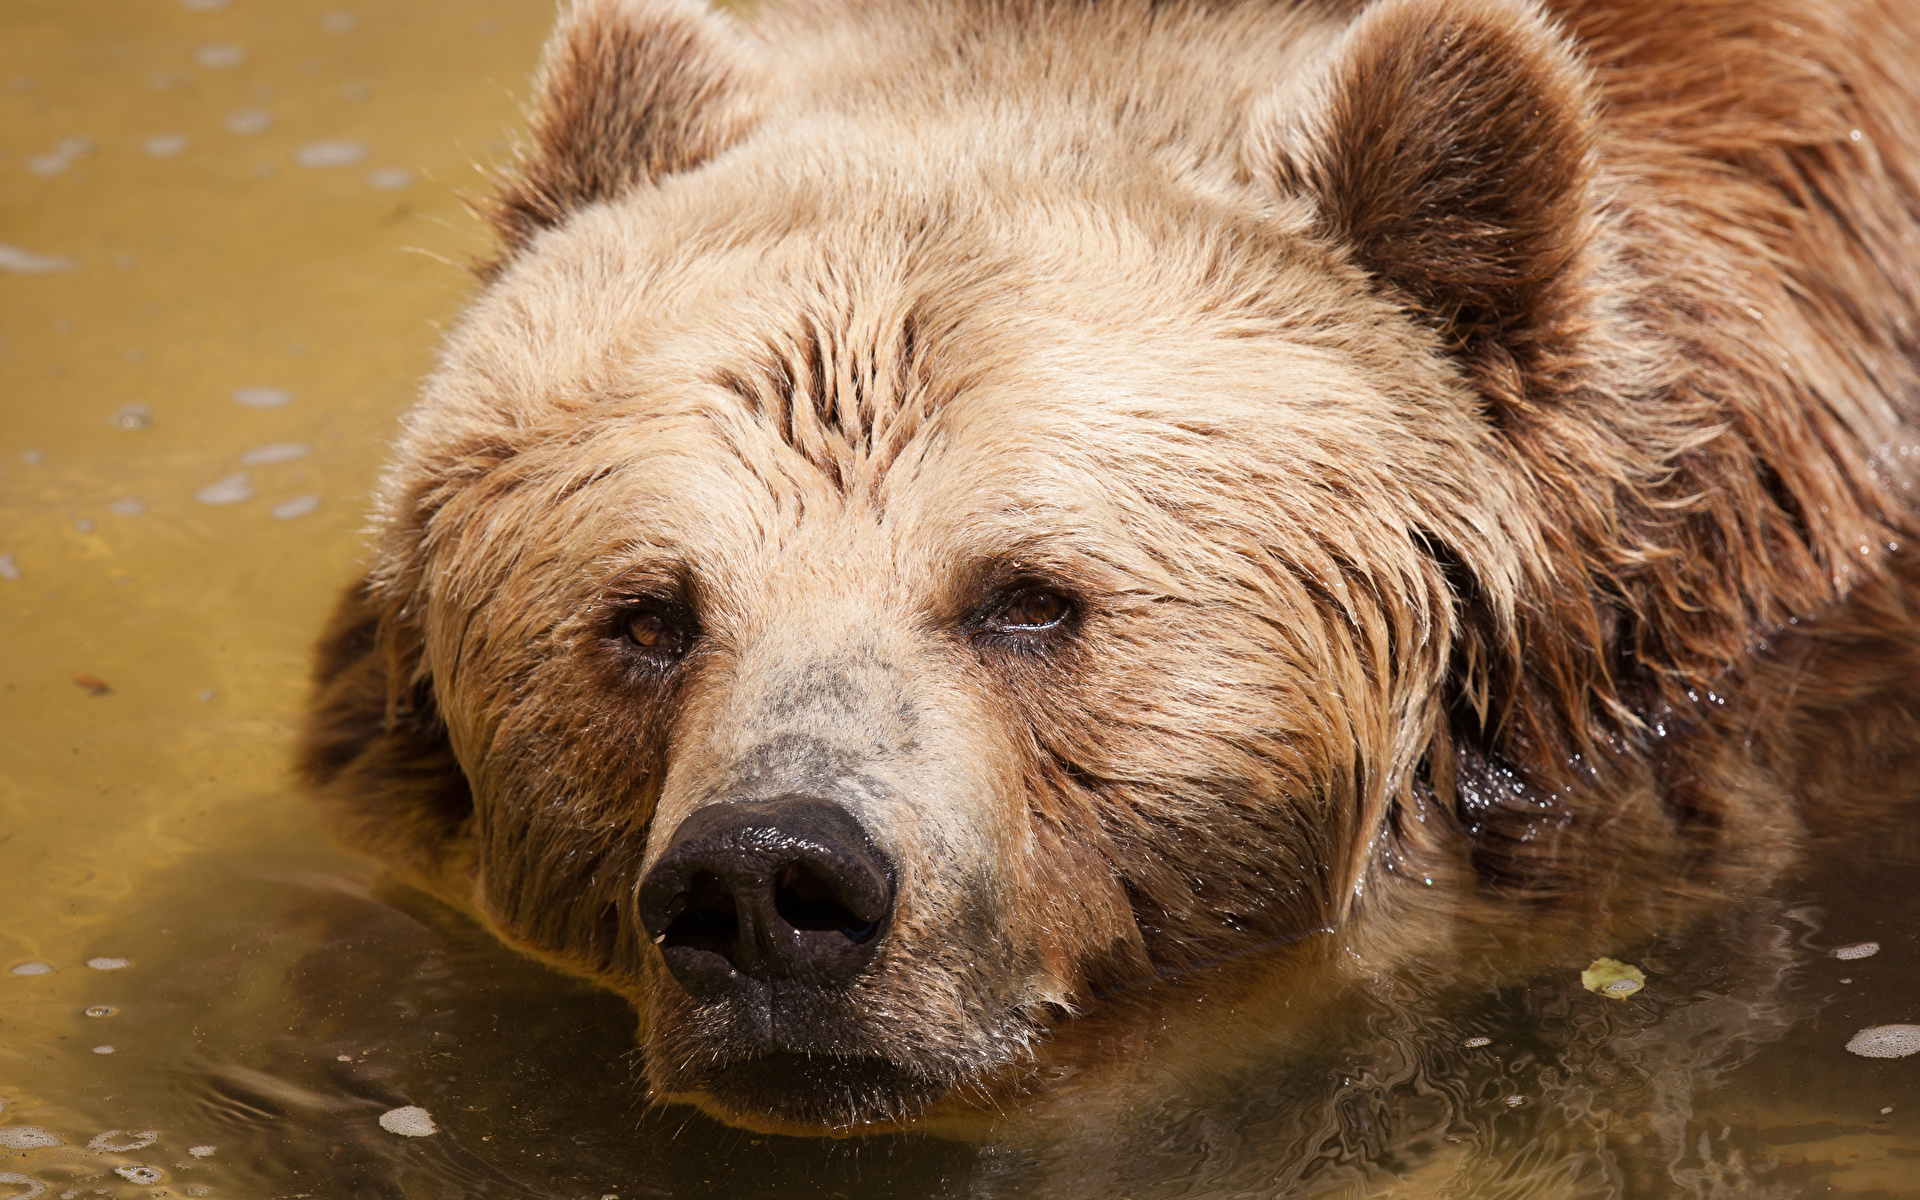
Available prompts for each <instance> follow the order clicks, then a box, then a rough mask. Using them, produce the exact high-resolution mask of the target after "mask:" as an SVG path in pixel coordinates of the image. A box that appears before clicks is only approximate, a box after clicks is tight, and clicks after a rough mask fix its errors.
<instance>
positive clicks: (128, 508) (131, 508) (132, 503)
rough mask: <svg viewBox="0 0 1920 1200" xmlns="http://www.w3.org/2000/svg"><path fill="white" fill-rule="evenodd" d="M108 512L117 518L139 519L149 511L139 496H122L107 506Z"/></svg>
mask: <svg viewBox="0 0 1920 1200" xmlns="http://www.w3.org/2000/svg"><path fill="white" fill-rule="evenodd" d="M107 511H108V512H110V513H112V514H113V515H114V516H116V517H137V516H139V515H140V514H141V513H144V512H146V511H147V506H146V505H145V504H143V503H141V500H140V497H138V496H122V497H120V498H119V499H118V500H115V501H114V502H113V503H112V504H109V505H107Z"/></svg>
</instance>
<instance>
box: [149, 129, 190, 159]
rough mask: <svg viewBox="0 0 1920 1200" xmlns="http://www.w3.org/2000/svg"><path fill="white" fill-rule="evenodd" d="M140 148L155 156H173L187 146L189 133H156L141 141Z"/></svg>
mask: <svg viewBox="0 0 1920 1200" xmlns="http://www.w3.org/2000/svg"><path fill="white" fill-rule="evenodd" d="M140 148H141V149H142V150H145V151H146V152H147V154H148V155H149V156H150V157H153V158H172V157H174V156H175V155H177V154H179V153H181V152H182V151H184V150H186V148H187V135H186V134H184V133H156V134H154V135H152V136H151V137H149V138H147V139H146V140H145V141H143V142H141V143H140Z"/></svg>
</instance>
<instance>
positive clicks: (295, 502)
mask: <svg viewBox="0 0 1920 1200" xmlns="http://www.w3.org/2000/svg"><path fill="white" fill-rule="evenodd" d="M319 507H320V497H319V496H316V495H315V494H313V493H312V492H308V493H306V494H305V495H302V496H295V497H293V498H292V499H291V500H283V501H281V502H280V503H278V504H276V505H274V506H273V507H272V508H271V509H269V510H268V511H269V512H271V513H273V519H274V520H276V521H297V520H299V519H300V518H301V517H304V516H306V515H307V514H308V513H310V512H312V511H313V510H314V509H316V508H319Z"/></svg>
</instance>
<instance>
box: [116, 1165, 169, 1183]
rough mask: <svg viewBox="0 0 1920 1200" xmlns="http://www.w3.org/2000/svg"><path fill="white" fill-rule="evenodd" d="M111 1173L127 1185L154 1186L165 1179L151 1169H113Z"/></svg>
mask: <svg viewBox="0 0 1920 1200" xmlns="http://www.w3.org/2000/svg"><path fill="white" fill-rule="evenodd" d="M113 1173H114V1174H115V1175H118V1176H119V1177H120V1178H122V1179H124V1180H126V1181H127V1182H128V1183H144V1184H154V1183H159V1182H160V1181H161V1180H162V1179H165V1178H166V1176H165V1175H162V1174H161V1173H160V1172H158V1171H156V1170H154V1169H153V1168H152V1167H115V1168H114V1169H113Z"/></svg>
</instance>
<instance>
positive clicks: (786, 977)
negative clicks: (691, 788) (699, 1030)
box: [637, 795, 895, 1001]
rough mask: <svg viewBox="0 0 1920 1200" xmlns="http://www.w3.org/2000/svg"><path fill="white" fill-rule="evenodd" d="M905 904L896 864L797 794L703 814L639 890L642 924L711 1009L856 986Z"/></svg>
mask: <svg viewBox="0 0 1920 1200" xmlns="http://www.w3.org/2000/svg"><path fill="white" fill-rule="evenodd" d="M894 899H895V887H894V870H893V864H892V863H891V861H889V860H888V858H887V856H886V855H885V854H884V853H882V852H881V851H880V849H879V848H878V847H876V846H875V845H874V844H873V842H872V840H871V839H870V838H868V837H867V834H866V831H865V830H864V829H862V828H861V826H860V823H859V821H858V820H856V819H855V818H854V816H853V815H852V814H851V813H849V812H848V811H847V810H846V809H844V808H842V807H841V806H840V805H838V804H834V803H831V802H829V801H826V800H820V799H816V798H813V797H809V796H793V795H789V796H783V797H779V798H776V799H772V800H763V801H733V802H722V803H718V804H712V805H709V806H707V807H705V808H702V809H700V810H698V811H696V812H695V813H693V814H692V815H691V816H689V817H688V818H687V819H686V820H684V821H682V822H681V823H680V826H679V828H678V829H676V830H674V833H673V837H672V840H671V841H670V842H669V843H668V845H667V849H666V851H665V852H664V853H663V854H662V855H661V856H660V859H659V860H658V861H657V862H656V863H655V864H654V865H653V867H652V869H650V870H649V871H648V872H647V873H646V875H645V876H643V877H642V879H641V881H640V885H639V888H638V891H637V902H638V908H639V917H640V922H641V924H642V925H643V926H644V927H645V929H646V931H647V933H648V935H649V936H650V937H651V938H652V939H653V942H654V944H655V945H656V946H658V947H659V948H660V955H661V958H662V959H663V960H664V961H665V963H666V966H667V969H668V970H669V971H670V972H672V974H673V977H674V979H675V980H676V981H677V982H678V983H679V984H680V986H681V987H682V988H684V989H685V990H686V991H687V993H688V994H689V995H690V996H692V997H693V998H694V999H695V1000H699V1001H711V1000H719V999H722V998H725V997H729V996H733V995H735V994H737V993H742V992H745V993H755V994H765V991H766V989H767V988H768V987H769V986H770V987H771V988H773V989H775V990H785V989H786V988H787V987H788V986H790V985H799V986H801V987H803V988H806V989H807V990H812V989H839V988H844V987H845V986H847V985H848V984H850V983H851V982H852V981H853V980H854V979H855V978H856V977H858V976H859V975H860V973H861V972H862V971H864V970H865V969H866V968H867V966H868V965H869V964H870V963H871V962H872V961H873V959H874V957H875V956H876V955H877V954H878V953H879V951H880V948H881V946H882V944H883V943H884V942H885V940H886V936H887V933H888V930H889V928H890V926H891V924H892V916H893V909H894ZM756 985H758V986H756Z"/></svg>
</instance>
